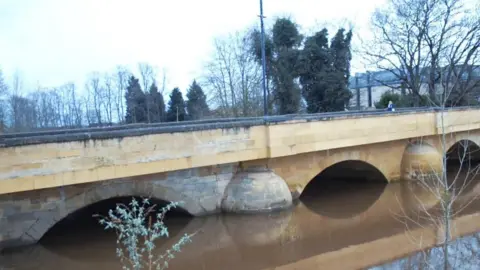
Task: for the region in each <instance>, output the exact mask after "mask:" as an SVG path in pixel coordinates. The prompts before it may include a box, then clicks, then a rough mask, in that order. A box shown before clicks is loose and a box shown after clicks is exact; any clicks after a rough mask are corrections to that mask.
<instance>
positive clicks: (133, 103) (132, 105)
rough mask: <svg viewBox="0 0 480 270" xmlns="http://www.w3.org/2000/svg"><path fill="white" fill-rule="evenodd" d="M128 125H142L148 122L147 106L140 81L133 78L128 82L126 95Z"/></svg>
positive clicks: (126, 119)
mask: <svg viewBox="0 0 480 270" xmlns="http://www.w3.org/2000/svg"><path fill="white" fill-rule="evenodd" d="M125 100H126V105H127V112H126V116H125V121H126V122H127V123H141V122H145V121H147V104H146V97H145V93H143V91H142V88H141V87H140V84H139V83H138V79H137V78H135V77H134V76H131V77H130V79H129V80H128V86H127V92H126V93H125Z"/></svg>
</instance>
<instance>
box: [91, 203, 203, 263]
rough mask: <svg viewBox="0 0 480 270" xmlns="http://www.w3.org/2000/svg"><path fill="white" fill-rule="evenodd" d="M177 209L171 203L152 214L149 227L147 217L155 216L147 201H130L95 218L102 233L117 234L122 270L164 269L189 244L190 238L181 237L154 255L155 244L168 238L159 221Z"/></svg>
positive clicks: (118, 255)
mask: <svg viewBox="0 0 480 270" xmlns="http://www.w3.org/2000/svg"><path fill="white" fill-rule="evenodd" d="M178 205H180V203H178V202H172V203H170V204H168V205H166V206H165V207H163V208H161V209H160V210H159V211H158V212H157V213H156V220H155V221H154V222H153V223H152V216H151V214H153V213H155V212H156V211H155V207H156V205H150V201H149V200H148V199H142V201H141V202H139V201H137V200H136V199H135V198H132V201H131V202H130V203H129V204H128V205H125V204H117V206H116V208H115V209H110V210H109V211H108V216H106V217H105V216H101V215H95V216H96V217H99V223H100V224H101V225H103V226H104V227H105V230H110V229H114V230H115V231H116V233H117V252H116V253H117V257H119V258H120V261H121V262H122V264H123V269H125V270H138V269H166V268H168V262H169V261H170V260H172V259H173V258H175V253H178V252H180V251H181V250H180V248H181V247H182V246H183V245H185V244H187V243H189V242H191V238H192V237H193V235H194V234H185V235H184V236H182V238H181V239H180V240H179V241H178V242H177V243H175V244H174V245H173V246H172V247H171V248H169V249H167V250H166V251H165V252H164V253H162V254H160V255H154V254H153V250H154V248H155V244H154V242H155V240H157V239H158V238H161V237H167V238H168V237H169V235H168V228H167V227H166V226H165V224H164V222H163V219H164V218H165V215H166V213H167V212H168V211H169V210H170V209H172V208H175V207H177V206H178Z"/></svg>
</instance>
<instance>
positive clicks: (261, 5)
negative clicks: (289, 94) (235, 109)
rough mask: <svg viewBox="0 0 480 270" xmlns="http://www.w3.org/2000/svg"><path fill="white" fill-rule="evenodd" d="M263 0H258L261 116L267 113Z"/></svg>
mask: <svg viewBox="0 0 480 270" xmlns="http://www.w3.org/2000/svg"><path fill="white" fill-rule="evenodd" d="M263 18H264V17H263V0H260V29H261V36H262V38H261V40H262V41H261V47H262V48H261V50H262V73H263V74H262V77H263V78H262V79H263V80H262V84H263V116H264V117H266V116H267V115H268V110H267V63H266V59H265V28H264V26H263Z"/></svg>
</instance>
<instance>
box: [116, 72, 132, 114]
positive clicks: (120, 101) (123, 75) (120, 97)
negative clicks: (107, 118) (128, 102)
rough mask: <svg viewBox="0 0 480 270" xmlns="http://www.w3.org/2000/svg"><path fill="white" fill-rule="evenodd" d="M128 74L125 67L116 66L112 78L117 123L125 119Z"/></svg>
mask: <svg viewBox="0 0 480 270" xmlns="http://www.w3.org/2000/svg"><path fill="white" fill-rule="evenodd" d="M130 74H131V72H130V71H128V69H126V68H125V67H122V66H117V68H116V71H115V74H114V76H113V77H114V81H115V83H114V84H115V92H116V94H115V107H116V111H117V119H118V122H123V121H124V119H125V92H126V89H127V85H128V78H129V77H130Z"/></svg>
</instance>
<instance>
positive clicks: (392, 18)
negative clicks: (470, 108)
mask: <svg viewBox="0 0 480 270" xmlns="http://www.w3.org/2000/svg"><path fill="white" fill-rule="evenodd" d="M470 8H471V7H469V6H466V5H465V3H464V2H463V1H461V0H389V1H388V4H387V5H386V7H385V8H382V9H377V10H376V12H375V13H374V15H373V17H372V34H373V37H372V39H371V40H369V41H366V42H364V50H363V51H362V52H363V56H365V59H366V60H367V63H368V64H369V65H371V66H374V67H376V68H377V69H380V70H384V71H388V72H389V73H390V74H392V76H393V77H394V78H395V79H396V80H397V81H398V83H397V84H395V85H394V86H392V85H391V84H390V83H387V82H385V81H384V80H383V79H382V78H377V81H379V82H381V83H385V84H386V85H388V86H391V87H392V88H394V89H396V88H400V87H401V86H404V87H406V88H407V90H408V91H409V92H410V93H411V94H412V95H413V96H414V97H415V105H418V103H419V99H420V98H421V97H422V94H428V96H429V98H430V100H431V101H432V102H433V103H434V105H435V106H441V105H442V103H441V98H440V97H441V96H444V95H445V91H447V90H448V91H453V93H454V94H449V96H450V98H451V100H449V101H448V102H447V105H449V106H451V105H457V104H462V103H465V102H466V101H465V97H466V96H467V95H468V94H469V93H470V92H471V91H473V90H474V89H476V88H478V86H479V85H480V79H479V78H478V75H476V72H478V71H476V70H475V67H474V66H475V65H477V64H478V57H479V54H478V51H479V48H480V34H479V30H480V19H479V15H478V14H476V13H475V12H473V13H472V12H471V11H470ZM475 78H477V79H475Z"/></svg>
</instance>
